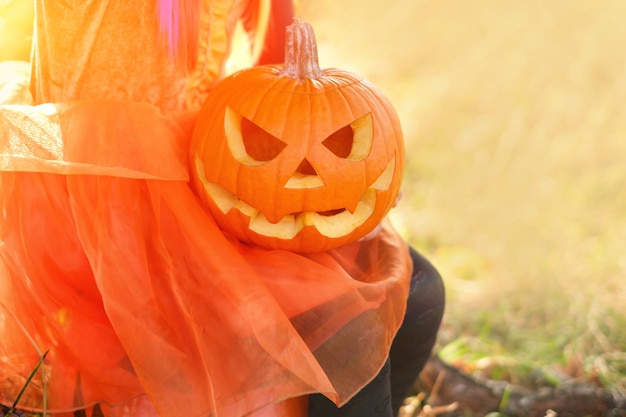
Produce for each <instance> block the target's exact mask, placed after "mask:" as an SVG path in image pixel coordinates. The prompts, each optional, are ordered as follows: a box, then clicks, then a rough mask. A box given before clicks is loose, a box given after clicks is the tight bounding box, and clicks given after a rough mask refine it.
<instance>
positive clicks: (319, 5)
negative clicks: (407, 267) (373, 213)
mask: <svg viewBox="0 0 626 417" xmlns="http://www.w3.org/2000/svg"><path fill="white" fill-rule="evenodd" d="M299 12H300V14H301V15H302V16H303V17H304V18H306V19H308V20H309V21H311V22H312V23H313V25H314V27H315V28H316V33H317V38H318V43H319V45H318V50H319V54H320V61H321V64H322V66H323V67H340V68H343V69H348V70H352V71H354V72H357V73H359V74H361V75H363V76H364V77H365V78H368V79H370V80H371V81H372V82H374V83H375V84H376V85H377V86H378V87H380V88H381V89H382V90H383V91H384V92H385V93H386V94H387V95H388V96H389V98H390V99H391V100H392V102H393V103H394V105H395V107H396V109H397V111H398V113H399V115H400V119H401V121H402V123H403V128H404V133H405V140H406V146H407V158H408V164H407V170H406V176H405V181H404V186H403V199H402V201H401V203H400V205H399V206H398V207H397V208H396V209H394V210H393V211H392V214H391V216H392V220H393V222H394V224H395V225H396V226H397V228H398V229H399V230H400V231H401V232H402V234H403V235H404V236H405V237H406V239H407V240H408V241H409V242H411V243H412V244H413V245H415V247H416V248H418V249H419V250H420V251H422V252H423V253H425V254H426V255H427V256H428V257H429V258H430V259H431V261H432V262H433V263H434V264H435V265H436V266H437V267H438V268H439V270H440V271H441V273H442V274H443V277H444V280H445V282H446V286H447V291H448V292H447V299H448V300H447V303H448V304H447V311H446V315H445V318H444V325H443V328H442V331H441V334H440V338H439V339H440V346H439V349H440V351H441V353H442V355H443V356H444V357H445V358H447V359H448V360H450V361H452V362H454V361H456V362H459V363H462V364H463V365H464V366H465V367H469V368H472V369H475V368H483V367H484V368H485V371H486V372H487V371H488V372H490V373H491V375H488V376H490V377H498V375H497V374H494V373H495V372H496V371H497V370H500V372H504V373H506V372H508V373H511V372H513V373H516V372H518V373H522V372H523V370H524V369H530V368H533V369H535V368H541V367H543V366H551V367H554V366H555V365H556V366H557V367H563V368H566V367H568V366H569V367H571V366H572V364H577V366H579V368H580V369H579V371H578V372H585V373H591V374H595V375H597V376H598V377H599V378H600V379H601V380H603V382H605V383H607V384H609V385H611V386H613V387H620V388H621V389H626V105H624V102H625V100H626V42H624V39H625V35H626V29H624V28H626V26H624V24H623V19H624V16H626V2H623V1H621V0H598V1H594V2H591V1H585V0H551V1H543V0H526V1H517V0H402V1H385V0H368V1H367V2H362V1H358V0H340V1H331V0H300V2H299ZM511 368H512V369H513V370H511Z"/></svg>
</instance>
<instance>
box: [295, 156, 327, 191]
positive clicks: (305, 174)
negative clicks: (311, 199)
mask: <svg viewBox="0 0 626 417" xmlns="http://www.w3.org/2000/svg"><path fill="white" fill-rule="evenodd" d="M323 185H324V181H322V179H321V178H320V176H319V175H317V171H315V168H313V165H311V163H310V162H309V161H308V160H307V159H306V158H304V159H303V160H302V162H300V165H298V168H296V172H294V173H293V175H292V176H291V178H289V180H288V181H287V184H285V188H317V187H321V186H323Z"/></svg>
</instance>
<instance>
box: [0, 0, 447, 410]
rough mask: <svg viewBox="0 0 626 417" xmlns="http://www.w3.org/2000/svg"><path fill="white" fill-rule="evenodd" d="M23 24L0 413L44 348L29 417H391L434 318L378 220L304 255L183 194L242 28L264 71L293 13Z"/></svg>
mask: <svg viewBox="0 0 626 417" xmlns="http://www.w3.org/2000/svg"><path fill="white" fill-rule="evenodd" d="M35 14H36V28H35V37H34V45H33V55H32V56H33V59H32V68H31V83H30V86H31V92H32V103H30V102H24V103H22V104H21V105H20V104H18V105H16V104H12V105H4V106H0V155H2V158H0V170H1V171H2V172H1V173H0V206H1V207H2V211H1V213H2V217H0V294H2V298H1V299H0V337H1V338H2V341H3V342H2V345H1V346H0V361H1V362H2V363H1V364H0V402H1V403H2V404H5V405H10V404H11V403H12V402H13V401H14V400H15V399H16V396H17V394H18V392H19V390H20V389H21V387H22V386H23V385H24V384H25V381H26V378H27V377H28V375H29V374H30V372H31V371H32V369H33V368H34V366H35V365H36V363H37V361H38V360H39V358H40V356H41V354H42V353H43V352H44V351H48V352H49V353H48V355H47V356H46V360H45V362H44V365H43V367H42V370H41V372H38V373H37V374H36V376H35V378H34V379H33V380H32V381H31V382H30V384H28V387H27V389H26V392H25V395H24V396H23V397H22V399H21V400H20V405H21V406H22V408H23V409H25V410H35V411H36V410H41V409H43V408H45V409H47V410H48V411H49V412H50V411H55V412H66V413H73V412H75V411H76V410H81V409H86V410H87V411H86V412H87V414H88V415H106V416H140V417H143V416H146V417H148V416H156V415H162V416H165V415H170V414H174V415H184V416H204V415H207V416H209V415H216V416H244V415H250V414H251V413H259V414H258V415H263V413H265V415H272V413H273V414H274V415H283V414H284V413H287V412H292V413H296V412H300V413H303V414H305V415H306V413H307V412H308V414H309V415H310V416H332V415H341V416H351V415H354V416H356V415H358V416H369V415H371V416H376V415H381V416H391V415H392V413H397V409H398V407H399V402H400V401H401V399H402V397H403V396H404V395H406V393H407V392H408V389H409V388H410V385H411V384H412V382H413V381H414V379H415V378H416V376H417V373H418V372H419V370H420V369H421V367H422V366H423V363H424V361H425V360H426V358H427V357H428V354H429V353H430V349H431V348H432V345H433V343H434V338H435V335H436V331H437V328H438V326H439V322H440V320H441V314H442V310H443V286H442V284H441V280H440V278H439V276H438V274H437V273H436V272H435V271H434V270H433V269H432V267H431V266H430V265H429V264H428V263H427V261H425V260H424V259H423V258H421V257H420V256H419V255H417V254H416V253H415V252H409V249H408V248H407V246H406V244H405V243H403V242H402V240H401V239H400V237H399V236H398V235H397V234H396V233H395V232H394V231H393V229H392V228H391V227H390V226H389V225H388V224H385V226H384V227H383V230H382V231H381V232H380V234H379V235H378V236H376V237H374V238H372V239H370V240H364V241H361V242H356V243H354V244H351V245H347V246H346V247H342V248H340V249H337V250H333V251H329V252H325V253H318V254H312V255H300V254H296V253H291V252H286V251H268V250H264V249H261V248H257V247H254V246H250V245H246V244H243V243H240V242H238V241H236V240H234V239H232V238H231V237H230V236H228V235H225V234H224V233H222V232H221V231H220V230H219V229H218V228H217V226H216V225H215V223H214V222H213V220H212V219H211V217H210V216H209V215H208V214H207V212H206V211H204V210H203V209H202V207H201V205H200V204H199V203H198V200H197V198H196V196H195V195H194V194H193V193H192V192H191V189H190V188H189V185H188V167H187V150H188V145H189V140H190V136H191V132H192V131H193V127H194V121H195V118H194V117H195V114H196V112H197V110H198V108H199V107H200V106H201V104H202V102H203V100H204V98H205V97H206V95H207V94H208V93H209V92H210V90H211V87H212V85H214V83H215V82H217V81H218V80H219V79H220V78H221V77H222V76H223V75H224V74H223V68H224V62H225V59H226V57H227V56H228V54H229V49H230V47H231V45H232V44H231V39H232V34H233V31H234V27H235V23H236V21H237V20H241V21H243V22H244V27H246V28H247V29H248V30H249V31H250V32H251V34H252V37H253V39H254V40H255V42H256V44H257V45H259V44H260V43H261V44H263V45H264V48H261V49H257V51H258V53H257V54H256V55H257V59H258V60H259V62H260V63H269V62H271V61H279V60H280V59H281V58H282V56H281V52H279V51H281V50H282V48H283V46H282V39H281V36H282V35H281V34H282V28H283V27H284V26H285V24H287V23H290V22H289V21H290V19H291V16H292V14H293V9H292V6H291V4H290V3H288V2H286V1H280V0H275V1H272V2H271V5H270V2H269V0H267V1H263V0H261V1H258V2H252V1H250V2H247V1H236V0H235V1H234V0H221V1H220V0H214V1H208V0H207V1H204V2H200V1H195V2H194V1H189V2H181V3H180V4H179V3H177V2H171V1H165V0H163V1H160V2H158V3H155V1H154V0H143V1H135V2H127V1H123V0H108V1H105V0H91V1H83V0H68V1H64V2H60V1H45V0H38V1H37V2H36V7H35ZM268 22H269V23H268ZM259 42H260V43H259ZM16 85H19V82H16ZM25 101H27V100H25ZM411 271H412V273H411ZM407 300H408V307H407ZM398 328H400V330H398ZM396 332H397V334H396ZM394 336H395V339H394ZM392 341H393V343H392ZM315 393H321V394H323V395H324V397H322V396H321V395H320V394H315ZM309 394H314V395H311V396H310V401H309V404H308V411H307V410H306V409H304V408H303V407H306V401H301V400H302V399H305V400H306V399H307V396H308V395H309ZM390 397H391V399H390ZM325 398H329V399H331V400H332V403H331V402H330V401H328V400H326V399H325ZM287 399H296V400H298V402H297V407H299V409H297V410H296V409H291V411H290V410H289V409H288V407H287V405H286V404H294V403H293V401H292V402H291V403H290V402H289V401H286V402H285V401H283V400H287ZM303 404H304V405H303ZM336 404H337V405H342V407H340V408H337V406H336ZM81 412H82V411H81ZM281 413H283V414H281ZM333 413H335V414H333ZM376 413H378V414H376ZM292 415H296V414H292Z"/></svg>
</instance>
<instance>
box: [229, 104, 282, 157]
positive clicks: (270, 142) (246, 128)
mask: <svg viewBox="0 0 626 417" xmlns="http://www.w3.org/2000/svg"><path fill="white" fill-rule="evenodd" d="M224 131H225V132H226V140H227V143H228V147H229V148H230V151H231V153H232V154H233V156H234V157H235V159H236V160H238V161H239V162H241V163H242V164H244V165H251V166H258V165H262V164H264V163H266V162H269V161H271V160H273V159H274V158H276V157H277V156H278V155H279V154H280V153H281V152H282V150H283V149H285V147H286V146H287V144H286V143H285V142H283V141H282V140H280V139H278V138H277V137H275V136H273V135H272V134H271V133H269V132H267V131H266V130H264V129H262V128H260V127H259V126H258V125H256V124H255V123H254V122H252V121H251V120H248V119H246V118H245V117H243V116H241V115H240V114H238V113H237V112H235V111H234V110H232V109H231V108H230V107H227V108H226V114H225V117H224Z"/></svg>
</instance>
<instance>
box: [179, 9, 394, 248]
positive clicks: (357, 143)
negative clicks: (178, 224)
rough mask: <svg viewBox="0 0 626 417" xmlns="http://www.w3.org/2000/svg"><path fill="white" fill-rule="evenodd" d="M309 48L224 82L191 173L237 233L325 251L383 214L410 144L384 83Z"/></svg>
mask: <svg viewBox="0 0 626 417" xmlns="http://www.w3.org/2000/svg"><path fill="white" fill-rule="evenodd" d="M294 25H303V23H302V22H299V21H297V22H296V23H294ZM291 29H292V30H301V29H302V28H296V29H293V28H291ZM307 36H311V37H312V32H311V34H310V35H306V34H305V35H304V37H307ZM305 41H306V42H308V43H309V45H308V48H309V52H308V54H309V55H311V54H313V55H315V56H314V61H315V65H316V64H317V62H316V61H317V56H316V51H315V50H314V48H315V44H314V38H313V41H312V42H313V46H312V47H311V40H310V39H308V40H305ZM300 48H301V47H300ZM311 48H313V51H312V52H311ZM296 49H297V48H296ZM294 53H295V54H299V55H300V56H299V57H295V58H294V57H293V55H294ZM303 55H307V52H306V51H305V52H303V51H302V50H298V51H295V52H294V51H292V52H291V53H290V52H289V46H288V48H287V61H286V64H285V66H261V67H254V68H250V69H247V70H243V71H240V72H238V73H236V74H233V75H232V76H230V77H228V78H226V79H224V80H223V81H222V82H221V83H220V84H218V85H217V87H216V88H215V89H214V90H213V92H212V93H211V94H210V96H209V98H208V100H207V102H206V103H205V105H204V106H203V108H202V110H201V111H200V113H199V115H198V122H197V125H196V129H195V132H194V137H193V140H192V144H191V152H190V158H191V161H190V162H191V167H192V169H191V171H192V172H191V174H192V175H191V176H192V185H193V187H194V188H195V191H196V193H197V194H198V195H199V196H200V198H201V200H202V201H203V202H204V203H205V205H206V207H207V208H208V209H209V211H210V212H211V214H212V215H213V217H214V218H215V220H216V222H217V223H218V225H219V226H220V227H221V228H222V229H223V230H225V231H227V232H230V233H232V234H233V235H234V236H235V237H237V238H238V239H240V240H242V241H246V242H251V243H254V244H256V245H259V246H262V247H267V248H279V249H286V250H291V251H296V252H319V251H324V250H329V249H332V248H336V247H338V246H341V245H344V244H347V243H349V242H352V241H355V240H358V239H359V238H361V237H363V236H365V235H366V234H367V233H368V232H370V231H371V230H373V229H374V228H375V227H376V226H377V225H378V224H379V223H380V222H381V221H382V219H383V218H384V217H385V215H386V214H387V212H388V211H389V210H390V208H391V207H392V206H393V205H394V203H395V201H396V198H397V195H398V192H399V189H400V184H401V181H402V174H403V169H404V145H403V138H402V131H401V128H400V122H399V120H398V117H397V114H396V112H395V110H394V109H393V107H392V106H391V104H390V103H389V101H388V100H387V99H386V98H385V97H384V96H383V95H382V94H381V93H380V92H379V91H378V90H377V89H376V87H374V86H373V85H372V84H370V83H369V82H367V81H366V80H364V79H362V78H361V77H359V76H357V75H355V74H352V73H350V72H347V71H342V70H338V69H327V70H323V71H322V70H319V68H317V69H316V68H314V67H315V65H311V63H310V62H305V61H307V60H306V59H305V58H307V57H304V58H302V56H303ZM290 56H291V58H290ZM293 61H297V62H295V63H294V62H293ZM311 67H313V68H312V69H311ZM294 68H295V69H294ZM294 74H295V75H294Z"/></svg>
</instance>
